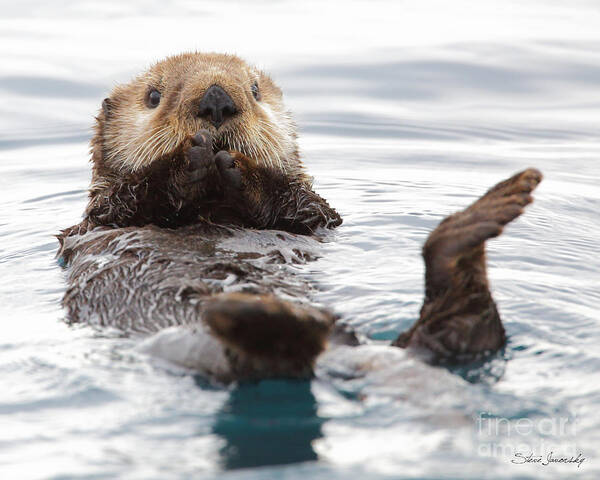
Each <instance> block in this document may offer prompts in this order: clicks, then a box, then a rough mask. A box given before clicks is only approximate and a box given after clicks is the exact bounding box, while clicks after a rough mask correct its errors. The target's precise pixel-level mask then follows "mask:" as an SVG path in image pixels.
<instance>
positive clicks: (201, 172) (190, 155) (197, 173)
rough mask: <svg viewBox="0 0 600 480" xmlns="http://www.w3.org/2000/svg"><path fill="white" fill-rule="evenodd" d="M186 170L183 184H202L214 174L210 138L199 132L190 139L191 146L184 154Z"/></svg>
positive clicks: (201, 131)
mask: <svg viewBox="0 0 600 480" xmlns="http://www.w3.org/2000/svg"><path fill="white" fill-rule="evenodd" d="M186 157H187V168H186V172H185V176H186V178H185V183H187V184H192V183H202V182H204V181H205V180H206V179H208V178H210V177H211V175H212V174H214V173H216V169H215V162H214V159H213V152H212V136H211V134H210V133H209V132H208V131H207V130H200V131H199V132H198V133H197V134H196V135H194V137H193V138H192V146H191V147H190V148H189V149H188V151H187V152H186Z"/></svg>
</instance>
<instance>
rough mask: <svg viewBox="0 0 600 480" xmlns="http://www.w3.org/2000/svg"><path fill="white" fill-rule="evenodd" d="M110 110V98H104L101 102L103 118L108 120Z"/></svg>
mask: <svg viewBox="0 0 600 480" xmlns="http://www.w3.org/2000/svg"><path fill="white" fill-rule="evenodd" d="M111 109H112V100H111V99H110V98H105V99H104V100H102V111H103V112H104V116H105V117H106V118H108V117H109V116H110V111H111Z"/></svg>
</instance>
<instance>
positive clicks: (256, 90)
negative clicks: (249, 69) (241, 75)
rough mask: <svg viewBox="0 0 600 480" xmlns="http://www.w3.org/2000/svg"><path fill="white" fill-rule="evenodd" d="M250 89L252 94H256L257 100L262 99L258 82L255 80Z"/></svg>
mask: <svg viewBox="0 0 600 480" xmlns="http://www.w3.org/2000/svg"><path fill="white" fill-rule="evenodd" d="M250 90H252V95H254V98H255V99H256V100H257V101H258V100H260V92H259V91H258V82H254V83H253V84H252V87H251V88H250Z"/></svg>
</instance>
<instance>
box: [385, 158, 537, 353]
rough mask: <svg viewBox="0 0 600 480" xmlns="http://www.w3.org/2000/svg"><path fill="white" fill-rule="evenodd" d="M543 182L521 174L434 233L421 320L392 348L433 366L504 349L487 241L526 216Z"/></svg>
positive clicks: (426, 254) (531, 173) (426, 250)
mask: <svg viewBox="0 0 600 480" xmlns="http://www.w3.org/2000/svg"><path fill="white" fill-rule="evenodd" d="M541 180H542V174H541V173H540V172H539V171H538V170H536V169H533V168H530V169H528V170H525V171H523V172H520V173H518V174H516V175H514V176H513V177H511V178H509V179H508V180H505V181H503V182H501V183H499V184H497V185H496V186H495V187H493V188H491V189H490V190H488V192H487V193H486V194H485V195H483V196H482V197H481V198H479V199H478V200H477V201H476V202H474V203H473V204H472V205H471V206H469V207H468V208H467V209H465V210H463V211H461V212H458V213H455V214H454V215H451V216H449V217H447V218H446V219H444V220H443V221H442V222H441V223H440V224H439V225H438V227H437V228H436V229H435V230H434V231H433V232H431V234H430V235H429V237H428V239H427V241H426V242H425V246H424V247H423V258H424V260H425V268H426V272H425V300H424V302H423V306H422V308H421V314H420V318H419V320H418V321H417V322H416V323H415V324H414V325H413V326H412V328H411V329H410V330H408V331H406V332H404V333H402V334H400V336H399V337H398V338H397V339H396V340H395V342H394V345H396V346H399V347H415V348H417V349H421V350H425V351H427V352H429V353H431V354H433V359H434V360H440V359H446V360H455V361H465V360H467V361H468V360H472V359H473V358H475V357H476V356H477V355H479V354H483V353H485V352H491V351H495V350H498V349H499V348H501V347H502V346H503V345H504V343H505V341H506V336H505V332H504V327H503V326H502V322H501V320H500V316H499V314H498V310H497V308H496V304H495V303H494V300H493V298H492V295H491V293H490V290H489V284H488V280H487V272H486V261H485V241H486V240H487V239H489V238H493V237H497V236H498V235H500V234H501V233H502V229H503V227H504V225H506V224H507V223H509V222H511V221H512V220H514V219H515V218H517V217H518V216H519V215H521V213H523V208H524V207H525V206H526V205H528V204H529V203H531V202H532V201H533V198H532V196H531V195H530V194H531V192H532V191H533V190H534V189H535V188H536V187H537V185H538V184H539V183H540V182H541Z"/></svg>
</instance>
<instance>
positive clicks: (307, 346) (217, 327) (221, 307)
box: [202, 293, 335, 379]
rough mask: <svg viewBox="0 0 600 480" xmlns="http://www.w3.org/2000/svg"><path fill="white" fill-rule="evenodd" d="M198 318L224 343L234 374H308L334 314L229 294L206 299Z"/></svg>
mask: <svg viewBox="0 0 600 480" xmlns="http://www.w3.org/2000/svg"><path fill="white" fill-rule="evenodd" d="M202 319H203V321H204V323H205V324H206V325H207V326H208V327H209V328H210V331H211V332H212V334H213V335H214V336H215V337H217V338H218V339H219V340H220V341H222V342H223V344H225V346H226V347H227V348H228V350H229V358H230V361H231V363H232V368H233V370H235V371H236V373H237V377H238V378H250V379H251V378H265V377H271V376H287V377H309V376H311V375H312V367H313V364H314V361H315V359H316V357H317V355H318V354H319V353H321V351H323V349H324V348H325V347H326V343H327V339H328V336H329V334H330V332H331V330H332V327H333V324H334V321H335V317H334V315H333V314H331V313H329V312H328V311H326V310H321V309H318V308H314V307H310V306H307V305H300V304H295V303H292V302H287V301H284V300H281V299H278V298H277V297H275V296H273V295H250V294H244V293H230V294H221V295H217V296H215V297H213V298H211V299H209V300H208V301H207V303H206V304H205V306H204V309H203V315H202Z"/></svg>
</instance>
